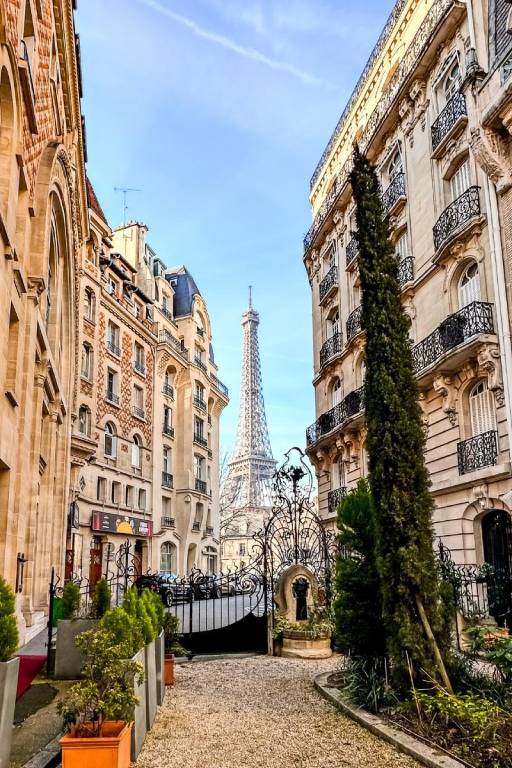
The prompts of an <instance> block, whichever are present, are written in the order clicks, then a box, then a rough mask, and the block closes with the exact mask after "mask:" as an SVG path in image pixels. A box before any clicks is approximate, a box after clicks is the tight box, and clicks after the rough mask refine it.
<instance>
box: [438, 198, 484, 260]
mask: <svg viewBox="0 0 512 768" xmlns="http://www.w3.org/2000/svg"><path fill="white" fill-rule="evenodd" d="M475 216H480V187H475V186H473V187H469V188H468V189H466V191H465V192H463V193H462V195H460V196H459V197H457V199H456V200H454V201H453V203H451V204H450V205H449V206H448V207H447V208H445V210H444V211H443V212H442V214H441V216H440V217H439V219H438V220H437V222H436V224H435V225H434V229H433V235H434V248H435V250H436V251H437V250H439V248H441V246H442V245H444V244H445V243H446V242H447V241H448V240H449V239H450V238H451V236H452V235H453V233H454V232H456V231H457V230H458V229H459V227H461V226H462V225H463V224H466V223H467V222H468V221H469V220H470V219H472V218H474V217H475Z"/></svg>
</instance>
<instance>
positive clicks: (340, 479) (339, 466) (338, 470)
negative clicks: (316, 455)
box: [331, 456, 345, 489]
mask: <svg viewBox="0 0 512 768" xmlns="http://www.w3.org/2000/svg"><path fill="white" fill-rule="evenodd" d="M344 485H345V464H344V462H343V458H342V457H341V456H340V457H339V459H338V460H337V461H336V462H335V463H334V464H333V465H332V475H331V488H333V489H336V488H343V487H344Z"/></svg>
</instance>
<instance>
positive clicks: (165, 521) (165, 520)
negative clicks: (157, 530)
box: [161, 517, 176, 528]
mask: <svg viewBox="0 0 512 768" xmlns="http://www.w3.org/2000/svg"><path fill="white" fill-rule="evenodd" d="M161 526H162V528H176V520H175V519H174V517H162V519H161Z"/></svg>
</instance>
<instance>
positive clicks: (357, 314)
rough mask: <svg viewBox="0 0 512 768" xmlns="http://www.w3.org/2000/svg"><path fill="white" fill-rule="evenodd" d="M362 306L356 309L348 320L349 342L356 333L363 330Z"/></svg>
mask: <svg viewBox="0 0 512 768" xmlns="http://www.w3.org/2000/svg"><path fill="white" fill-rule="evenodd" d="M361 315H362V308H361V306H359V307H356V308H355V309H354V311H353V312H351V313H350V315H349V316H348V319H347V341H349V340H350V339H351V338H352V337H353V336H355V335H356V333H359V331H360V330H361Z"/></svg>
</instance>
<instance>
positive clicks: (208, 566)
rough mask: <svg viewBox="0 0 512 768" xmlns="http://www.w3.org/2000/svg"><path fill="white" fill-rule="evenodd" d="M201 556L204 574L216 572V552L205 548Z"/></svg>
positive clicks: (213, 548)
mask: <svg viewBox="0 0 512 768" xmlns="http://www.w3.org/2000/svg"><path fill="white" fill-rule="evenodd" d="M203 554H204V559H205V570H206V573H215V571H216V570H217V550H216V549H215V547H205V548H204V550H203Z"/></svg>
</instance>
